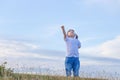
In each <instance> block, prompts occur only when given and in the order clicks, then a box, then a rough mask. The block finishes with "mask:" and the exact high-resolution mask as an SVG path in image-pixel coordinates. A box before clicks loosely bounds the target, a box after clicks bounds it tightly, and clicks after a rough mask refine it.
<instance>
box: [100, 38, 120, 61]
mask: <svg viewBox="0 0 120 80" xmlns="http://www.w3.org/2000/svg"><path fill="white" fill-rule="evenodd" d="M100 50H101V54H102V55H104V56H108V57H114V58H118V59H119V58H120V36H118V37H116V38H115V39H113V40H109V41H107V42H105V43H103V44H102V45H101V47H100Z"/></svg>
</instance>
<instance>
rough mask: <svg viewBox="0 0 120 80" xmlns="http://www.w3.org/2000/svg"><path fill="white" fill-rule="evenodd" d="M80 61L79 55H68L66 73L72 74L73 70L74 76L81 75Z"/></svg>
mask: <svg viewBox="0 0 120 80" xmlns="http://www.w3.org/2000/svg"><path fill="white" fill-rule="evenodd" d="M79 68H80V61H79V58H78V57H66V59H65V70H66V75H67V76H71V71H72V70H73V76H74V77H78V76H79Z"/></svg>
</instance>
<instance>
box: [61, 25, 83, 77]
mask: <svg viewBox="0 0 120 80" xmlns="http://www.w3.org/2000/svg"><path fill="white" fill-rule="evenodd" d="M61 28H62V31H63V35H64V40H65V42H66V45H67V54H66V58H65V70H66V76H71V71H72V70H73V75H74V77H78V76H79V68H80V61H79V52H78V49H79V48H80V47H81V43H80V41H79V40H78V36H77V35H76V34H75V32H74V30H73V29H69V30H68V32H67V34H66V32H65V29H64V26H61Z"/></svg>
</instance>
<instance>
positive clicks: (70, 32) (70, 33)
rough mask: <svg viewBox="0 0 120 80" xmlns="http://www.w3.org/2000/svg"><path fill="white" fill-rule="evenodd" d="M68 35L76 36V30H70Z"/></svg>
mask: <svg viewBox="0 0 120 80" xmlns="http://www.w3.org/2000/svg"><path fill="white" fill-rule="evenodd" d="M67 35H68V37H72V38H74V36H75V33H74V30H70V31H68V33H67Z"/></svg>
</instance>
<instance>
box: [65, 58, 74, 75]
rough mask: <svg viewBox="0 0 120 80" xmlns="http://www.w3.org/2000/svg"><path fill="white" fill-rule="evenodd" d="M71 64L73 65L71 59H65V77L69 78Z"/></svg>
mask: <svg viewBox="0 0 120 80" xmlns="http://www.w3.org/2000/svg"><path fill="white" fill-rule="evenodd" d="M72 63H73V59H72V58H70V57H66V59H65V70H66V76H71V70H72Z"/></svg>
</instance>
